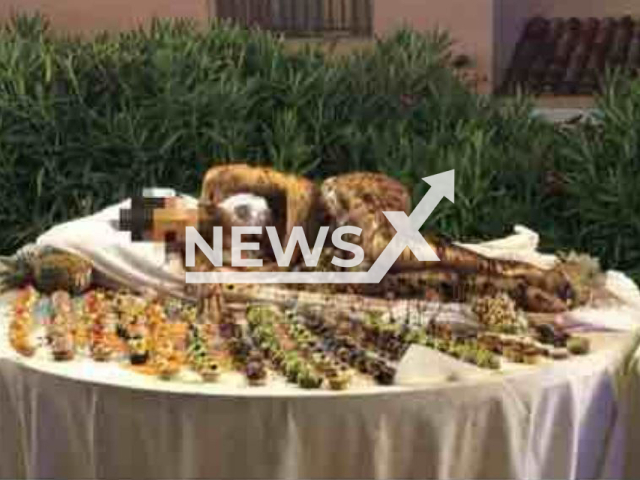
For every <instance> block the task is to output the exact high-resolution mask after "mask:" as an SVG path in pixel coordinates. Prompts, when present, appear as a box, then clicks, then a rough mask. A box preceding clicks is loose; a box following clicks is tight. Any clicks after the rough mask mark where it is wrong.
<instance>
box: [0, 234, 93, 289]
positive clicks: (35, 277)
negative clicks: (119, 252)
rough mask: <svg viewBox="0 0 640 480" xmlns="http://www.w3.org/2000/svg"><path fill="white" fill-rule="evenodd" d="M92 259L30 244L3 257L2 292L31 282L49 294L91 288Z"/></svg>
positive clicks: (0, 275) (1, 270)
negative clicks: (57, 291) (11, 254)
mask: <svg viewBox="0 0 640 480" xmlns="http://www.w3.org/2000/svg"><path fill="white" fill-rule="evenodd" d="M92 273H93V266H92V264H91V262H90V261H89V260H87V259H85V258H83V257H81V256H79V255H76V254H73V253H69V252H66V251H64V250H60V249H58V248H55V247H49V246H45V247H41V246H36V245H28V246H26V247H23V248H21V249H20V250H18V252H17V253H16V254H14V255H13V256H11V257H0V292H3V291H6V290H10V289H13V288H18V287H20V286H21V285H24V284H27V283H32V284H33V285H34V286H35V287H36V289H37V290H38V291H40V292H42V293H45V294H48V293H52V292H54V291H56V290H64V291H67V292H69V293H72V294H79V293H81V292H83V291H85V290H86V289H87V288H89V285H90V284H91V278H92Z"/></svg>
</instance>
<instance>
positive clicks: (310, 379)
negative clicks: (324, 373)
mask: <svg viewBox="0 0 640 480" xmlns="http://www.w3.org/2000/svg"><path fill="white" fill-rule="evenodd" d="M298 384H299V385H300V387H302V388H307V389H315V388H320V387H321V386H322V377H320V376H319V375H316V374H315V373H313V372H312V371H311V370H310V369H305V370H303V371H302V372H301V374H300V376H299V378H298Z"/></svg>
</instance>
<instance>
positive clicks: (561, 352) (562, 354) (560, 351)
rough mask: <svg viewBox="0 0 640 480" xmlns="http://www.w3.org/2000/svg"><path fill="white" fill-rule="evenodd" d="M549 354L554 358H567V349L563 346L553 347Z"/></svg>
mask: <svg viewBox="0 0 640 480" xmlns="http://www.w3.org/2000/svg"><path fill="white" fill-rule="evenodd" d="M549 355H550V356H551V358H553V359H554V360H564V359H566V358H569V350H567V349H566V348H563V347H555V348H552V349H551V351H550V352H549Z"/></svg>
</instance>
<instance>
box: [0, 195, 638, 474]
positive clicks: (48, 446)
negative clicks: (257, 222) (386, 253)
mask: <svg viewBox="0 0 640 480" xmlns="http://www.w3.org/2000/svg"><path fill="white" fill-rule="evenodd" d="M122 206H126V203H124V204H122V205H117V206H114V207H112V208H111V209H107V210H105V211H103V212H100V213H98V214H97V215H95V216H93V217H89V218H88V219H82V220H79V221H76V222H71V223H69V224H66V225H62V226H60V227H56V228H54V229H53V230H51V231H50V232H48V233H47V234H45V235H43V236H42V237H41V238H40V239H39V243H41V244H50V245H56V246H59V247H61V248H66V249H68V250H71V251H77V252H79V253H83V254H85V255H88V256H89V257H90V258H92V260H94V261H95V263H96V265H97V266H98V268H100V269H101V270H102V271H103V273H105V274H107V275H108V276H109V277H111V278H115V279H118V280H121V281H122V282H124V283H125V284H127V285H129V286H134V287H140V286H141V285H142V286H147V287H155V288H160V287H161V288H165V289H167V290H169V291H171V290H172V289H173V288H177V286H178V285H180V288H181V284H182V281H183V277H182V275H181V273H180V271H179V270H173V269H172V268H171V267H168V266H167V263H166V261H165V260H166V259H165V258H164V249H163V248H162V246H158V245H151V244H141V243H134V244H132V243H130V242H128V241H126V240H124V241H122V240H120V241H117V242H113V241H111V240H109V239H107V235H113V233H114V232H113V231H112V230H109V229H110V228H111V229H112V228H113V227H112V226H110V225H111V224H110V222H109V220H113V219H114V218H117V214H118V213H117V212H118V210H119V208H121V207H122ZM114 216H115V217H114ZM82 222H85V223H82ZM122 235H126V234H122ZM94 241H95V242H94ZM100 242H102V243H100ZM97 245H100V246H99V247H98V246H97ZM158 247H159V248H158ZM536 247H537V235H536V234H535V233H534V232H531V231H530V230H526V229H524V228H523V227H521V228H519V230H518V231H517V232H516V234H515V235H514V236H513V237H509V238H507V239H503V240H501V241H496V242H489V243H487V244H483V245H476V246H470V248H474V249H477V250H479V251H481V252H482V253H484V254H487V255H491V256H496V257H502V258H505V257H506V258H518V259H522V260H527V261H532V262H536V263H539V264H545V262H549V261H550V260H552V259H550V257H548V256H544V255H540V254H539V253H537V252H536ZM546 264H547V265H548V263H546ZM172 282H173V283H172ZM608 282H614V283H615V285H616V288H617V289H621V291H623V292H624V293H620V290H618V293H620V295H622V296H623V297H625V298H626V299H627V300H628V301H627V302H626V306H624V305H623V306H621V310H620V311H619V312H618V311H610V312H607V313H606V314H603V315H604V316H607V317H609V320H607V321H606V322H604V323H606V324H607V325H609V326H611V325H613V326H616V325H617V324H618V322H617V320H616V319H621V320H620V322H619V323H620V325H622V326H620V327H619V328H614V330H618V331H617V332H609V333H598V334H593V346H594V353H592V354H590V355H588V356H585V357H576V358H572V359H570V360H566V361H559V362H545V363H544V364H542V365H537V366H524V365H512V364H508V365H506V366H505V368H504V369H503V371H501V372H497V373H496V372H491V373H487V374H486V375H484V376H482V377H479V378H467V379H462V380H459V381H455V382H441V381H425V383H424V384H423V385H413V386H392V387H376V386H363V387H358V388H355V389H353V390H349V391H345V392H328V391H304V390H299V389H297V388H293V387H290V386H285V385H281V384H279V383H276V384H275V385H268V386H265V387H255V388H247V387H244V386H238V385H236V384H233V382H231V383H229V384H227V383H223V384H221V385H202V384H198V383H188V382H187V383H178V382H163V381H161V380H157V379H155V378H150V377H144V376H141V375H137V374H134V373H133V372H130V371H127V370H125V369H123V368H122V367H119V366H117V365H114V364H96V363H93V362H91V361H89V360H78V361H74V362H70V363H54V362H50V361H48V360H46V359H42V358H34V359H25V358H22V357H19V356H18V355H17V354H16V353H15V352H12V351H11V349H10V348H9V346H8V345H7V341H6V323H7V320H8V314H9V312H8V303H7V299H6V298H5V299H0V327H2V326H3V325H4V327H3V328H0V335H1V339H0V477H3V478H21V477H32V478H52V477H56V478H58V477H64V478H142V477H144V478H147V477H157V478H203V477H206V478H300V477H304V478H329V477H333V478H365V477H372V478H414V477H421V478H425V477H429V478H431V477H433V478H435V477H438V478H532V479H533V478H620V477H622V476H623V475H625V474H627V473H628V471H629V469H631V466H630V460H629V457H631V456H632V455H631V454H630V453H629V452H630V451H632V449H633V448H635V447H633V446H631V445H630V444H629V443H628V442H627V439H628V438H630V437H632V433H630V432H629V429H628V428H625V427H626V426H627V425H626V422H627V421H628V419H629V418H630V416H632V415H633V414H634V412H635V415H636V416H638V415H639V414H638V412H639V411H640V410H639V409H638V407H636V406H635V405H633V402H631V401H629V398H631V394H632V393H631V390H630V385H631V383H630V381H629V380H628V378H627V375H626V369H627V368H628V367H629V359H630V358H632V357H633V354H634V352H635V351H636V348H637V343H638V341H637V338H636V333H635V326H636V325H637V324H638V322H640V317H638V315H637V314H636V315H635V316H633V315H632V313H630V312H634V311H635V310H634V306H637V305H640V300H639V298H640V295H638V293H637V289H636V287H635V285H634V284H633V283H632V282H631V283H629V281H628V279H626V277H624V276H623V275H621V274H616V273H614V274H612V275H609V277H608ZM587 313H588V312H587ZM585 316H587V317H588V315H585ZM601 316H602V315H601ZM593 321H594V322H595V323H596V324H598V323H599V322H600V320H593ZM625 322H626V323H625ZM635 388H638V387H637V386H636V387H635ZM638 403H640V402H636V404H638ZM634 408H635V410H634ZM636 425H638V423H637V422H636ZM636 445H637V443H636ZM636 462H637V459H636ZM635 472H636V473H637V472H638V470H635Z"/></svg>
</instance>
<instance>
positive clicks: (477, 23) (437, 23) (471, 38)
mask: <svg viewBox="0 0 640 480" xmlns="http://www.w3.org/2000/svg"><path fill="white" fill-rule="evenodd" d="M494 2H495V0H446V1H442V0H374V5H373V17H374V18H373V27H374V32H375V33H376V34H377V35H383V34H386V33H389V32H392V31H393V30H395V29H396V28H399V27H402V26H405V25H407V26H410V27H412V28H414V29H417V30H420V31H426V30H433V29H436V28H440V29H447V30H448V31H449V33H450V34H451V36H452V38H453V39H454V40H455V41H456V46H455V48H456V50H458V51H460V52H464V53H466V54H468V55H470V56H471V57H472V58H473V59H474V61H475V62H476V65H477V70H478V71H479V72H480V73H481V74H483V75H486V77H487V81H488V82H491V80H492V78H493V63H494V59H493V31H494Z"/></svg>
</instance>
